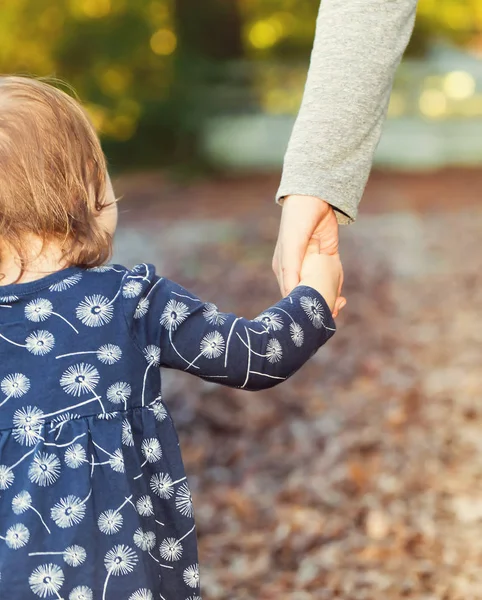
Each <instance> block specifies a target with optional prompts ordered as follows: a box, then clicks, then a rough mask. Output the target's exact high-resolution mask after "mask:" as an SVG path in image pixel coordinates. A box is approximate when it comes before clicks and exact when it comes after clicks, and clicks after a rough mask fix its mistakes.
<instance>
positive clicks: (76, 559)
mask: <svg viewBox="0 0 482 600" xmlns="http://www.w3.org/2000/svg"><path fill="white" fill-rule="evenodd" d="M28 555H29V556H61V557H62V558H63V560H64V561H65V563H66V564H68V565H69V567H80V565H82V564H84V562H85V560H86V558H87V552H86V551H85V548H83V547H82V546H78V545H73V546H69V547H68V548H66V549H65V550H64V551H63V552H29V554H28Z"/></svg>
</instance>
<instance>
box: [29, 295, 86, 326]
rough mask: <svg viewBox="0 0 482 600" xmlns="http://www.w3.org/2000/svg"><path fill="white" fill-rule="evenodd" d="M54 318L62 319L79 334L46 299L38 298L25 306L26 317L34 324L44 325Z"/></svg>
mask: <svg viewBox="0 0 482 600" xmlns="http://www.w3.org/2000/svg"><path fill="white" fill-rule="evenodd" d="M52 316H54V317H58V318H59V319H62V321H64V323H67V325H68V326H69V327H71V328H72V329H73V330H74V331H75V333H79V332H78V330H77V329H76V328H75V327H74V326H73V325H72V323H70V322H69V321H67V319H66V318H65V317H63V316H62V315H61V314H59V313H57V312H55V311H54V306H53V304H52V302H50V300H47V299H46V298H36V299H35V300H31V301H30V302H29V303H28V304H27V305H26V306H25V317H26V318H27V319H28V320H29V321H32V322H33V323H42V322H43V321H46V320H47V319H49V318H50V317H52Z"/></svg>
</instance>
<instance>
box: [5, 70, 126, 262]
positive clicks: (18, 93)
mask: <svg viewBox="0 0 482 600" xmlns="http://www.w3.org/2000/svg"><path fill="white" fill-rule="evenodd" d="M116 217H117V210H116V203H115V198H114V195H113V191H112V186H111V183H110V179H109V176H108V174H107V168H106V161H105V157H104V154H103V152H102V149H101V146H100V142H99V139H98V137H97V135H96V133H95V131H94V128H93V127H92V124H91V123H90V121H89V119H88V117H87V116H86V113H85V112H84V110H83V109H82V107H81V106H80V105H79V104H78V103H77V102H76V101H75V100H73V99H72V98H71V97H70V96H68V95H67V94H65V93H64V92H62V91H60V90H58V89H56V88H55V87H53V86H51V85H48V84H46V83H43V82H42V81H38V80H34V79H29V78H24V77H0V252H1V253H2V254H3V252H5V251H9V252H15V253H16V255H18V256H19V258H20V259H21V262H22V265H23V266H27V263H28V260H29V256H28V247H27V246H28V240H29V239H32V236H35V238H37V239H38V238H40V240H41V241H42V242H43V245H44V246H47V245H50V244H52V243H54V244H56V245H57V246H58V247H60V248H61V250H62V253H63V256H64V261H65V263H66V264H67V265H81V266H98V265H100V264H102V263H103V262H105V261H106V260H108V258H109V257H110V253H111V246H112V235H113V233H114V230H115V226H116ZM0 260H1V254H0Z"/></svg>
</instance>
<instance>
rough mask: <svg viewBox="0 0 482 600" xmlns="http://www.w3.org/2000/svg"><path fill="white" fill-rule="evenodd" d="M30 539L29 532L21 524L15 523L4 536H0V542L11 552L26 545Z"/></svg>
mask: <svg viewBox="0 0 482 600" xmlns="http://www.w3.org/2000/svg"><path fill="white" fill-rule="evenodd" d="M29 539H30V531H29V530H28V529H27V528H26V527H25V525H23V524H22V523H16V524H15V525H12V526H11V527H9V528H8V529H7V532H6V534H5V537H4V536H1V535H0V540H3V541H4V542H5V544H6V545H7V546H8V548H10V549H11V550H19V549H20V548H23V547H24V546H26V545H27V544H28V541H29Z"/></svg>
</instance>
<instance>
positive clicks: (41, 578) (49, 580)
mask: <svg viewBox="0 0 482 600" xmlns="http://www.w3.org/2000/svg"><path fill="white" fill-rule="evenodd" d="M64 579H65V577H64V572H63V571H62V569H61V568H60V567H59V566H58V565H54V564H52V563H50V564H48V565H40V567H37V568H36V569H34V570H33V571H32V574H31V575H30V577H29V578H28V583H29V585H30V589H31V590H32V592H33V593H34V594H37V596H40V598H47V597H48V596H57V597H58V598H60V596H59V594H58V592H59V590H60V588H61V587H62V585H63V583H64Z"/></svg>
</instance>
